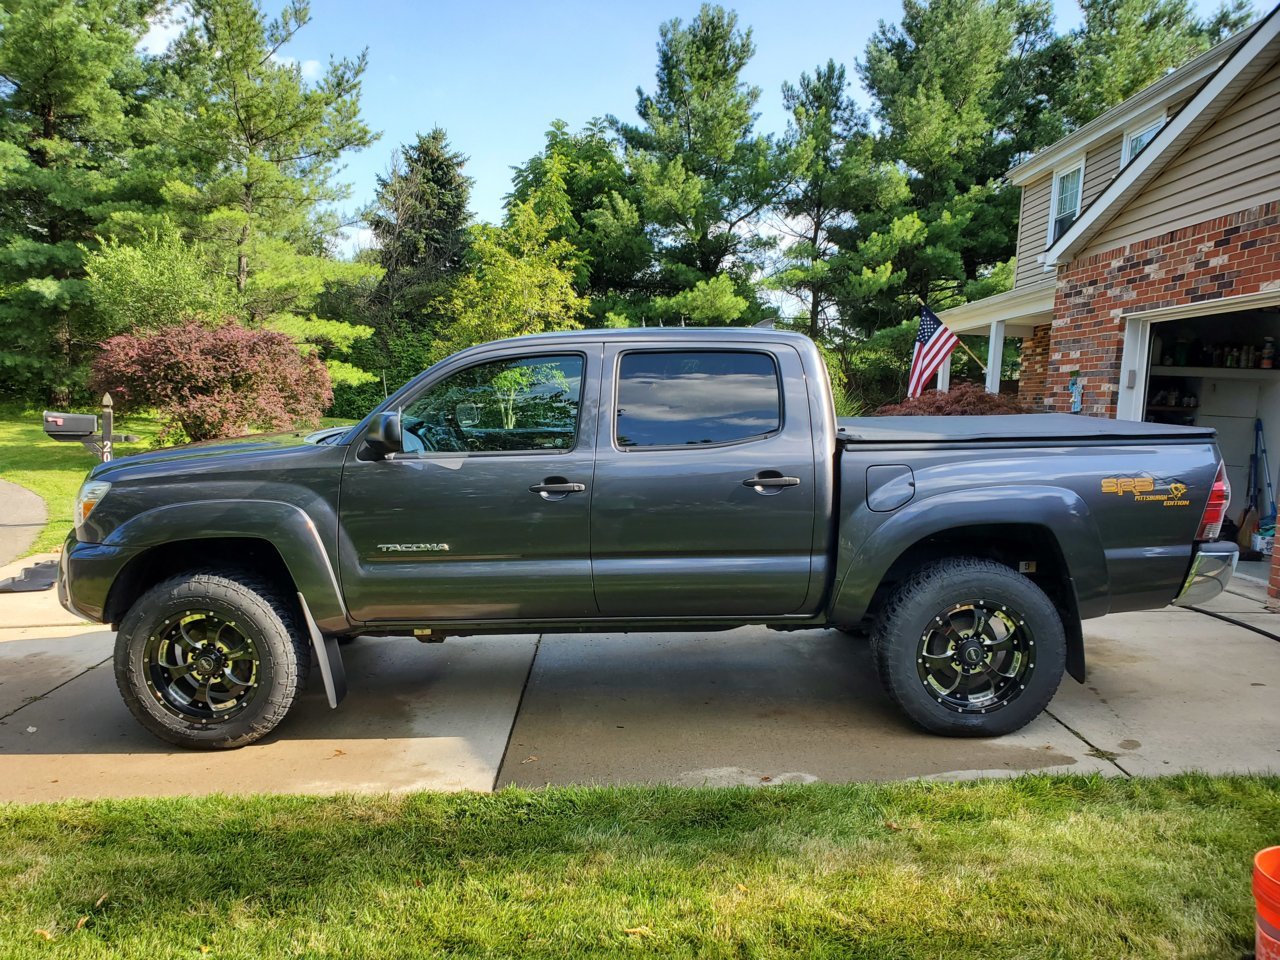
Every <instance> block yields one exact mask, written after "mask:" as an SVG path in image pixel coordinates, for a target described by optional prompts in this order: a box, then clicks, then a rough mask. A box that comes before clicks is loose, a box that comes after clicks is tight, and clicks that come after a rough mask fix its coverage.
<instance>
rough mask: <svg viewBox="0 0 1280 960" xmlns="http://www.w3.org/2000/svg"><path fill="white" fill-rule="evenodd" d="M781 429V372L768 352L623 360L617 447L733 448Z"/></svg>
mask: <svg viewBox="0 0 1280 960" xmlns="http://www.w3.org/2000/svg"><path fill="white" fill-rule="evenodd" d="M781 426H782V393H781V385H780V383H779V380H778V368H777V365H776V364H775V363H774V360H773V357H772V356H770V355H769V354H767V353H751V352H748V351H745V350H705V351H703V350H697V351H686V352H683V353H657V352H655V353H648V352H645V353H625V354H623V355H622V362H621V365H620V368H619V380H618V416H617V423H616V427H615V431H616V436H617V441H618V446H619V447H674V446H686V445H689V444H703V443H733V442H734V441H737V440H751V439H753V438H758V437H765V436H768V435H769V434H771V433H776V432H777V431H778V430H779V429H780V428H781Z"/></svg>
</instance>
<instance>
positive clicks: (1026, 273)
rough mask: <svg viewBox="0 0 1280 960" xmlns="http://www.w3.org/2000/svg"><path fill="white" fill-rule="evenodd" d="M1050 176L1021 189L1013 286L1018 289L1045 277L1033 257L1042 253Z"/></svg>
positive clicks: (1047, 233) (1039, 264)
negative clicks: (1016, 261) (1015, 270)
mask: <svg viewBox="0 0 1280 960" xmlns="http://www.w3.org/2000/svg"><path fill="white" fill-rule="evenodd" d="M1052 192H1053V177H1052V176H1051V175H1049V174H1046V175H1045V176H1043V177H1041V178H1040V179H1039V180H1034V181H1032V182H1031V183H1028V184H1027V185H1026V186H1024V187H1023V188H1022V210H1021V212H1020V213H1019V214H1018V271H1017V273H1016V274H1015V275H1014V278H1013V285H1014V286H1015V287H1021V286H1024V285H1026V284H1028V283H1035V282H1036V281H1037V280H1043V279H1044V278H1045V276H1047V274H1045V272H1044V265H1043V264H1042V263H1040V262H1039V261H1038V260H1037V259H1036V257H1038V256H1040V254H1042V253H1044V251H1045V248H1046V247H1047V243H1046V241H1047V240H1048V238H1049V195H1050V193H1052Z"/></svg>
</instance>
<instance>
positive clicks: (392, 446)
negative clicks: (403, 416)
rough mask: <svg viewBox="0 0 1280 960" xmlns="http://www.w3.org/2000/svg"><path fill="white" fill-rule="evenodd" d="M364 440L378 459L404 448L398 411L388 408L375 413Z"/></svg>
mask: <svg viewBox="0 0 1280 960" xmlns="http://www.w3.org/2000/svg"><path fill="white" fill-rule="evenodd" d="M364 442H365V443H366V444H368V446H369V449H370V450H372V451H373V454H374V456H376V457H378V458H379V459H382V458H385V457H387V456H388V455H390V454H393V453H400V452H401V451H402V450H403V449H404V434H403V433H401V430H400V412H399V411H398V410H388V411H387V412H385V413H379V414H377V415H376V416H375V417H374V418H373V420H372V421H371V422H370V424H369V431H368V433H366V434H365V435H364Z"/></svg>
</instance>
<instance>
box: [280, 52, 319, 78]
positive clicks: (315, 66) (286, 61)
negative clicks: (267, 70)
mask: <svg viewBox="0 0 1280 960" xmlns="http://www.w3.org/2000/svg"><path fill="white" fill-rule="evenodd" d="M271 59H272V61H273V62H274V63H278V64H280V66H282V67H297V68H298V72H299V73H301V74H302V79H303V80H319V79H320V74H321V73H322V72H323V67H322V66H321V64H320V61H319V60H303V61H302V62H301V63H299V62H298V59H297V57H285V56H281V55H280V54H278V53H273V54H272V55H271Z"/></svg>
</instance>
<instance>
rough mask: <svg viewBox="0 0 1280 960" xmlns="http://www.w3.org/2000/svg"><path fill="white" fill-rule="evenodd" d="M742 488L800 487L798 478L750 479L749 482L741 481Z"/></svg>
mask: <svg viewBox="0 0 1280 960" xmlns="http://www.w3.org/2000/svg"><path fill="white" fill-rule="evenodd" d="M742 485H743V486H744V487H755V488H756V489H759V488H760V487H798V486H800V478H799V477H752V478H751V479H750V480H743V481H742Z"/></svg>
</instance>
